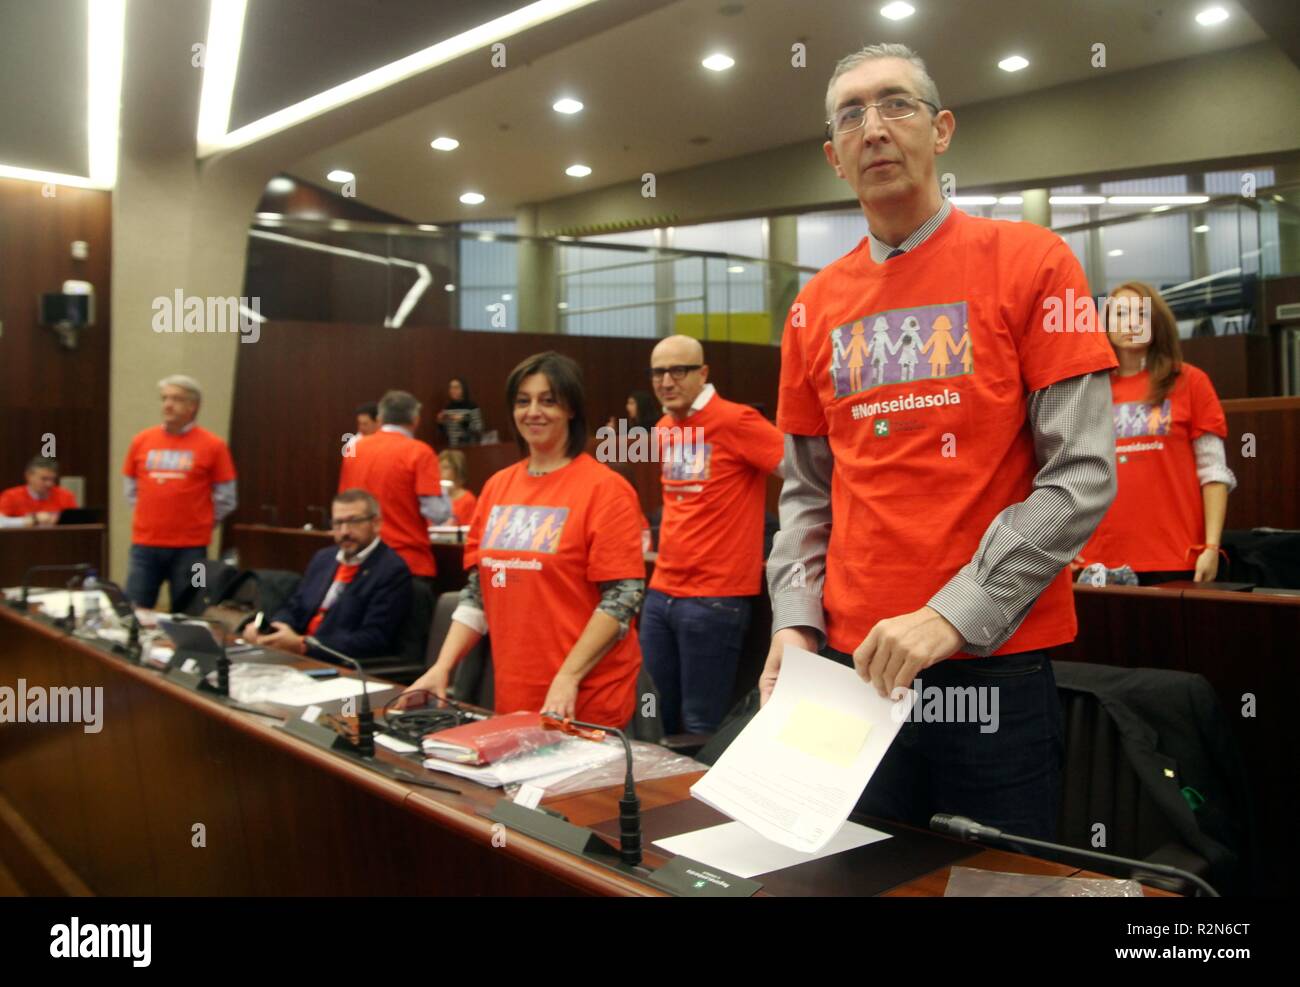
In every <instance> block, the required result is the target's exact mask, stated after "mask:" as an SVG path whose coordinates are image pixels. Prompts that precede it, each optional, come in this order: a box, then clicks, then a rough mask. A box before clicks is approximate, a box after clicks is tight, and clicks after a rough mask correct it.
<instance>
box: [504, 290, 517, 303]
mask: <svg viewBox="0 0 1300 987" xmlns="http://www.w3.org/2000/svg"><path fill="white" fill-rule="evenodd" d="M514 297H515V296H514V295H512V294H510V292H508V291H507V292H506V293H505V294H504V295H502V296H501V300H502V301H503V302H508V301H512V300H513V299H514Z"/></svg>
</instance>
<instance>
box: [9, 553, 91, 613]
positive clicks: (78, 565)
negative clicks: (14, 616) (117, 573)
mask: <svg viewBox="0 0 1300 987" xmlns="http://www.w3.org/2000/svg"><path fill="white" fill-rule="evenodd" d="M92 568H93V566H91V564H90V563H89V562H75V563H73V564H71V565H34V566H32V567H31V568H30V569H28V570H27V571H26V572H24V573H23V591H22V596H21V597H20V598H19V599H17V600H11V601H10V603H9V605H10V606H11V607H13V608H14V609H15V610H23V611H26V610H27V608H28V607H27V591H28V590H30V589H31V586H32V582H31V580H32V576H34V575H35V574H36V573H38V572H72V573H78V574H80V573H86V572H89V571H90V570H91V569H92Z"/></svg>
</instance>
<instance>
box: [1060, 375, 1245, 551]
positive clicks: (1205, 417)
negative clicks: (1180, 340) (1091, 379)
mask: <svg viewBox="0 0 1300 987" xmlns="http://www.w3.org/2000/svg"><path fill="white" fill-rule="evenodd" d="M1110 386H1111V393H1112V395H1113V398H1112V400H1113V401H1114V404H1113V408H1114V414H1115V470H1116V473H1117V475H1118V478H1119V490H1118V492H1117V493H1116V494H1115V502H1114V503H1113V504H1111V505H1110V510H1109V511H1107V512H1106V516H1105V517H1104V518H1102V520H1101V524H1100V525H1099V526H1098V527H1097V530H1096V531H1095V532H1093V535H1092V538H1091V539H1089V541H1088V544H1086V545H1085V546H1084V547H1083V551H1082V552H1080V553H1079V554H1080V555H1081V556H1082V557H1083V559H1084V561H1085V562H1089V563H1091V562H1102V563H1104V564H1105V565H1106V566H1107V567H1109V568H1112V569H1114V568H1118V567H1119V566H1122V565H1129V566H1132V567H1133V570H1134V571H1135V572H1171V571H1176V570H1182V569H1191V568H1193V567H1194V566H1195V565H1196V555H1197V553H1196V552H1195V551H1190V553H1189V550H1190V549H1191V547H1192V546H1193V545H1200V544H1202V543H1203V542H1204V541H1205V502H1204V500H1202V498H1201V481H1200V480H1199V479H1198V478H1197V476H1196V452H1195V450H1194V449H1193V448H1192V440H1193V439H1195V438H1197V437H1198V436H1200V435H1204V434H1205V433H1206V432H1211V433H1213V434H1214V435H1217V436H1219V437H1220V438H1224V437H1225V436H1227V434H1228V421H1227V419H1226V418H1225V417H1224V415H1223V406H1222V405H1221V404H1219V396H1218V395H1217V394H1215V393H1214V385H1213V384H1211V383H1210V378H1209V377H1208V376H1206V373H1205V371H1204V370H1201V369H1200V368H1199V367H1194V366H1192V365H1191V364H1190V363H1184V364H1183V371H1182V373H1181V374H1179V376H1178V379H1177V380H1176V381H1175V383H1174V386H1173V388H1172V389H1171V390H1170V391H1169V396H1168V397H1166V398H1165V400H1164V401H1163V402H1162V403H1161V405H1160V407H1158V408H1153V407H1152V406H1151V405H1149V404H1147V392H1148V389H1149V388H1150V386H1151V375H1150V374H1149V373H1147V372H1146V371H1145V370H1143V371H1142V372H1141V373H1137V374H1133V375H1132V376H1130V377H1120V376H1119V375H1118V374H1112V375H1111V383H1110Z"/></svg>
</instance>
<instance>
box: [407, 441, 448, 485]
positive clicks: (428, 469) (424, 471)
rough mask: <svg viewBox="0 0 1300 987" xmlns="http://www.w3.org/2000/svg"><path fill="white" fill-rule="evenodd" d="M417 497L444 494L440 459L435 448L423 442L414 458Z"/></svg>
mask: <svg viewBox="0 0 1300 987" xmlns="http://www.w3.org/2000/svg"><path fill="white" fill-rule="evenodd" d="M414 465H415V495H416V496H417V497H437V496H440V495H441V494H442V471H441V470H439V469H438V457H437V456H436V455H434V452H433V447H432V446H430V445H428V444H427V443H424V442H421V443H420V444H419V448H418V449H417V450H416V453H415V457H414Z"/></svg>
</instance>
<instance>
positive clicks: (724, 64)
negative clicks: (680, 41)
mask: <svg viewBox="0 0 1300 987" xmlns="http://www.w3.org/2000/svg"><path fill="white" fill-rule="evenodd" d="M700 64H701V65H703V66H704V67H705V68H706V69H708V70H709V71H711V72H725V71H727V69H729V68H731V66H733V65H735V64H736V60H735V59H734V58H732V57H731V56H730V55H724V54H722V52H720V51H718V52H714V53H713V54H712V55H710V56H709V57H708V58H706V59H704V61H702V62H700Z"/></svg>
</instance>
